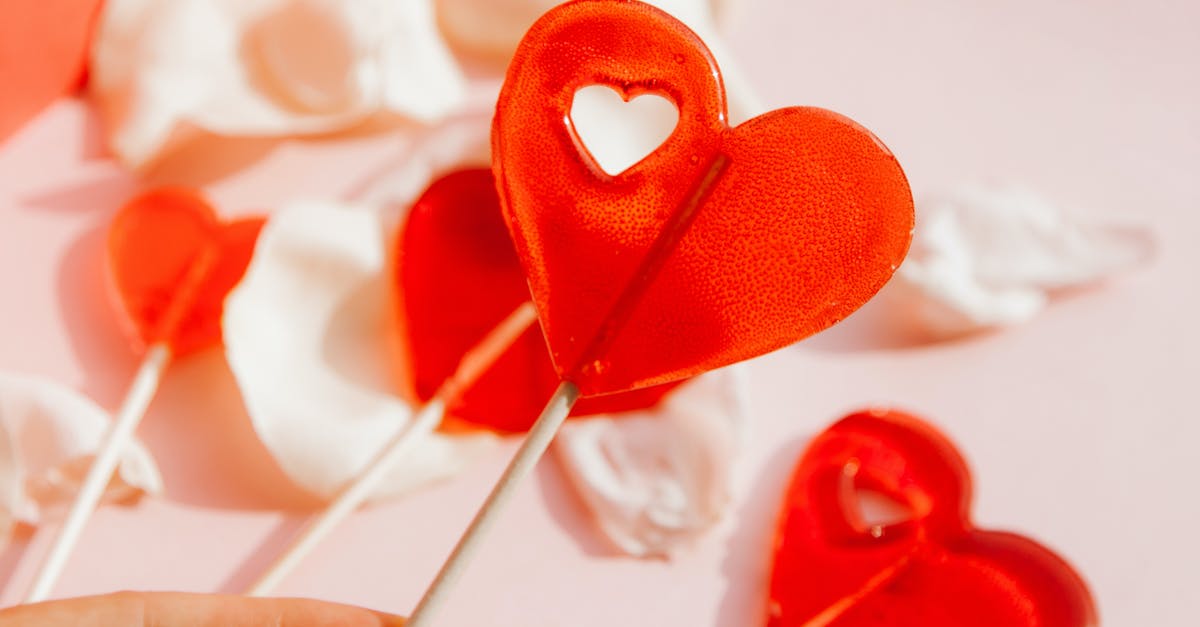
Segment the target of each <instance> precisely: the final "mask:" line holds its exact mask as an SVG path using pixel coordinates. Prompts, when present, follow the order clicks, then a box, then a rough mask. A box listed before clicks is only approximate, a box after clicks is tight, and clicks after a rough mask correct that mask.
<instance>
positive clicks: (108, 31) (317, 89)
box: [90, 0, 464, 167]
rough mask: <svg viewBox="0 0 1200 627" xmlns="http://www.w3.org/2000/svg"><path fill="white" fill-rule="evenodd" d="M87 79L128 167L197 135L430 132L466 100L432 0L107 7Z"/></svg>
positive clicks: (160, 0) (124, 2)
mask: <svg viewBox="0 0 1200 627" xmlns="http://www.w3.org/2000/svg"><path fill="white" fill-rule="evenodd" d="M90 80H91V83H90V85H91V89H92V91H93V95H94V96H95V98H96V101H97V103H98V104H99V107H100V110H101V112H102V114H103V116H104V118H105V122H106V126H107V129H108V133H109V143H110V146H111V147H112V149H113V151H114V152H115V153H116V154H117V155H118V156H119V157H120V158H121V159H122V160H123V161H125V162H126V164H128V165H131V166H135V167H137V166H143V165H146V164H148V163H149V162H151V161H153V160H154V159H155V158H156V157H157V156H159V155H160V154H162V153H164V152H166V151H168V150H169V149H170V148H171V147H172V146H173V145H175V144H179V143H183V142H185V141H186V140H187V139H188V138H189V137H190V136H193V135H194V134H195V133H196V132H197V131H205V132H208V133H213V134H217V135H231V136H291V135H309V134H314V133H326V132H331V131H336V130H339V129H344V128H347V127H350V126H352V125H354V124H357V123H359V122H362V121H363V120H365V119H367V118H368V117H371V116H374V115H376V114H380V113H391V114H396V115H397V116H401V117H403V118H408V119H413V120H417V121H423V122H425V121H432V120H436V119H438V118H440V117H442V116H444V115H445V114H447V113H449V112H450V111H451V110H452V109H453V108H454V107H456V106H457V105H458V104H459V103H460V101H461V99H462V98H463V94H464V79H463V78H462V76H461V73H460V71H459V69H458V67H457V66H456V64H455V63H454V61H453V59H452V57H451V56H450V54H449V52H448V51H447V50H446V48H445V46H444V45H443V44H442V41H441V39H440V37H439V36H438V34H437V31H436V29H435V27H434V17H433V12H432V8H431V6H430V5H429V2H428V0H405V1H403V2H389V1H385V0H359V1H356V2H339V1H338V0H249V1H245V0H215V1H214V0H111V1H109V2H107V3H106V4H105V7H104V10H103V13H102V15H101V16H100V20H99V25H98V28H97V31H96V37H95V42H94V44H93V48H92V64H91V79H90Z"/></svg>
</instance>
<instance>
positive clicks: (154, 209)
mask: <svg viewBox="0 0 1200 627" xmlns="http://www.w3.org/2000/svg"><path fill="white" fill-rule="evenodd" d="M263 223H264V219H263V218H258V217H256V218H246V219H241V220H235V221H233V222H228V223H226V222H221V221H220V220H219V219H218V218H217V216H216V213H215V212H214V211H213V208H212V206H211V205H209V204H208V201H207V200H205V199H204V197H203V196H201V195H200V194H199V193H198V192H196V191H195V190H192V189H188V188H184V187H162V188H158V189H153V190H150V191H147V192H145V193H142V194H140V195H139V196H137V197H135V198H133V199H132V200H130V201H129V202H128V203H126V204H125V206H123V207H121V209H120V210H119V211H118V212H117V215H116V217H115V218H114V219H113V222H112V226H111V227H110V228H109V232H108V271H109V278H110V281H111V284H112V287H113V288H114V292H115V295H116V297H117V299H118V300H119V301H120V304H121V308H122V309H123V311H124V313H125V316H126V320H127V322H128V323H129V326H130V327H131V332H132V335H133V336H134V337H135V338H136V339H137V341H138V343H139V344H140V345H142V346H143V347H145V346H149V345H151V344H156V343H159V342H166V343H167V344H168V345H169V346H170V347H171V350H172V352H173V353H174V354H175V355H176V356H178V355H183V354H186V353H190V352H193V351H196V350H199V349H201V348H205V347H207V346H210V345H214V344H217V343H219V342H220V338H221V312H222V310H223V309H224V303H225V297H226V296H227V295H228V294H229V292H230V290H232V289H233V288H234V286H235V285H237V283H238V282H239V281H240V280H241V279H242V275H244V274H245V273H246V266H247V265H249V263H250V257H251V255H252V254H253V253H254V244H255V241H256V240H257V238H258V233H259V231H260V230H261V229H262V226H263Z"/></svg>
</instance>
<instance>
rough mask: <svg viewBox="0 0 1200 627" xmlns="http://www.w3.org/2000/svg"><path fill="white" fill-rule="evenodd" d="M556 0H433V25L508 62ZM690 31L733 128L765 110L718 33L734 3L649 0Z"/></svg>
mask: <svg viewBox="0 0 1200 627" xmlns="http://www.w3.org/2000/svg"><path fill="white" fill-rule="evenodd" d="M560 3H561V2H560V0H436V9H437V21H438V25H439V26H440V27H441V30H442V32H443V33H445V35H446V40H447V41H449V42H450V43H451V44H452V45H453V46H455V47H456V48H459V49H461V50H463V51H465V52H467V53H469V54H474V55H477V56H481V57H485V58H490V59H492V60H493V61H495V62H499V63H507V62H508V60H509V58H510V57H512V54H513V52H514V51H515V50H516V48H517V44H518V43H520V41H521V38H522V37H524V36H525V31H527V30H529V27H530V26H532V25H533V23H534V22H535V21H537V19H538V18H539V17H541V16H542V14H544V13H545V12H546V11H549V10H550V9H551V8H553V7H554V6H555V5H558V4H560ZM648 4H653V5H655V6H657V7H658V8H660V9H662V10H664V11H666V12H667V13H670V14H671V15H672V16H674V17H675V18H676V19H678V20H679V21H681V22H683V23H684V24H686V25H687V26H688V27H689V28H691V29H692V31H694V32H695V33H696V34H697V35H699V36H700V39H702V40H703V41H704V43H705V44H706V45H707V46H708V49H709V50H710V51H712V53H713V57H715V58H716V60H717V64H718V65H720V66H721V75H722V76H723V77H724V81H725V88H726V92H727V95H728V99H729V112H730V116H731V120H732V121H733V122H734V123H735V124H736V123H740V122H742V121H745V120H748V119H750V118H751V117H754V116H755V115H758V114H760V113H763V112H764V111H765V109H764V107H763V106H762V104H761V103H760V102H759V100H758V98H757V97H756V96H755V95H754V93H753V90H751V89H750V88H749V86H748V85H747V84H746V82H745V80H744V79H743V78H742V72H741V70H740V68H739V66H738V64H737V63H736V61H735V60H734V58H733V55H732V54H730V52H729V48H728V46H726V44H725V41H724V39H723V38H722V37H721V35H720V31H719V28H718V27H719V26H720V25H722V24H724V23H725V22H727V21H728V18H729V14H730V13H731V12H732V9H733V5H734V4H735V2H734V1H733V0H649V2H648Z"/></svg>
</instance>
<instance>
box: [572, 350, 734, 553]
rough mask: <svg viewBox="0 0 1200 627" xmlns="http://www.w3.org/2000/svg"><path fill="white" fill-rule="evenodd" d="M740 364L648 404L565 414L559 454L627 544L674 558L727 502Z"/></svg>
mask: <svg viewBox="0 0 1200 627" xmlns="http://www.w3.org/2000/svg"><path fill="white" fill-rule="evenodd" d="M745 376H746V374H745V371H744V370H743V367H742V366H732V367H729V368H725V369H722V370H718V371H715V372H710V373H708V374H705V375H702V376H700V377H698V378H696V379H695V380H693V381H691V382H689V383H686V384H684V385H683V386H682V387H680V388H678V389H676V390H675V391H674V392H672V393H671V394H670V395H668V396H667V397H666V398H665V399H664V401H663V403H662V404H661V405H660V406H658V407H655V408H653V409H650V410H645V411H638V412H631V413H630V414H627V415H622V416H621V417H609V416H598V417H594V418H586V419H581V420H578V421H574V422H569V423H567V424H566V425H565V426H564V427H563V429H562V432H561V433H560V434H559V435H558V438H556V439H555V441H554V454H555V457H556V458H557V460H558V463H559V465H560V466H561V467H562V468H563V470H564V471H565V472H566V474H567V477H568V478H569V479H570V482H571V485H572V486H574V488H575V490H576V491H578V492H579V495H580V496H581V497H582V499H583V501H584V503H585V504H586V505H587V507H588V509H589V510H591V512H592V514H593V515H594V516H595V519H596V522H597V524H598V526H599V528H600V530H601V531H602V532H603V533H604V535H605V536H606V537H608V539H609V540H611V541H612V542H613V544H614V545H616V546H617V547H618V548H620V549H621V550H622V551H624V552H625V553H628V554H629V555H633V556H637V557H651V558H669V557H672V556H673V555H676V554H678V552H680V551H681V550H684V549H687V548H688V547H690V546H691V545H692V544H694V543H695V541H696V540H697V539H698V538H699V537H700V536H702V535H703V534H704V533H705V532H707V531H708V530H709V529H711V528H712V527H713V525H715V524H716V523H717V522H718V521H720V519H721V518H722V516H723V515H724V514H725V512H726V511H727V510H728V508H729V503H730V501H731V498H732V495H731V492H732V485H731V484H732V481H733V470H734V465H735V462H736V460H737V457H738V452H739V451H740V449H741V445H742V441H743V440H744V431H745V428H746V418H747V410H746V384H745V381H744V379H745Z"/></svg>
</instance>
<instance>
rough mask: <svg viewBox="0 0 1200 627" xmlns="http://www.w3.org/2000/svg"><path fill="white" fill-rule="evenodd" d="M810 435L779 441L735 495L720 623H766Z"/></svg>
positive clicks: (738, 626) (739, 626)
mask: <svg viewBox="0 0 1200 627" xmlns="http://www.w3.org/2000/svg"><path fill="white" fill-rule="evenodd" d="M818 337H819V336H818ZM809 439H810V437H809V436H804V437H799V438H795V439H792V440H790V441H788V442H787V443H785V444H783V445H782V446H779V447H778V448H777V449H775V451H774V452H772V453H771V455H770V457H769V458H768V459H767V461H766V462H765V463H764V464H763V465H762V466H761V468H762V470H761V471H760V472H759V473H758V474H757V475H755V476H754V477H753V479H752V480H751V481H749V482H747V483H746V484H745V485H748V486H749V489H748V490H746V491H745V492H743V493H741V494H735V495H734V499H735V501H734V504H733V505H732V507H734V508H735V509H734V510H733V511H732V512H731V514H732V515H733V516H736V527H735V528H734V531H733V533H732V534H730V536H729V539H728V540H727V541H726V553H725V559H724V560H723V561H722V563H721V574H722V576H723V577H724V579H725V582H726V587H725V595H724V596H723V597H722V599H721V604H720V606H719V607H718V609H717V621H716V623H715V625H717V627H745V626H746V625H762V624H765V623H766V616H767V590H768V584H769V582H770V576H771V568H772V560H773V558H774V556H773V555H772V553H773V547H774V543H775V527H776V525H777V521H778V519H779V511H780V508H781V507H782V506H783V498H784V490H785V489H786V487H787V485H788V482H789V481H791V477H792V470H793V469H794V467H795V465H796V462H797V461H798V460H799V459H800V454H801V453H803V452H804V448H805V447H806V446H808V442H809ZM746 573H754V574H755V578H754V579H752V580H747V578H746ZM750 617H754V620H750Z"/></svg>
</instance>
